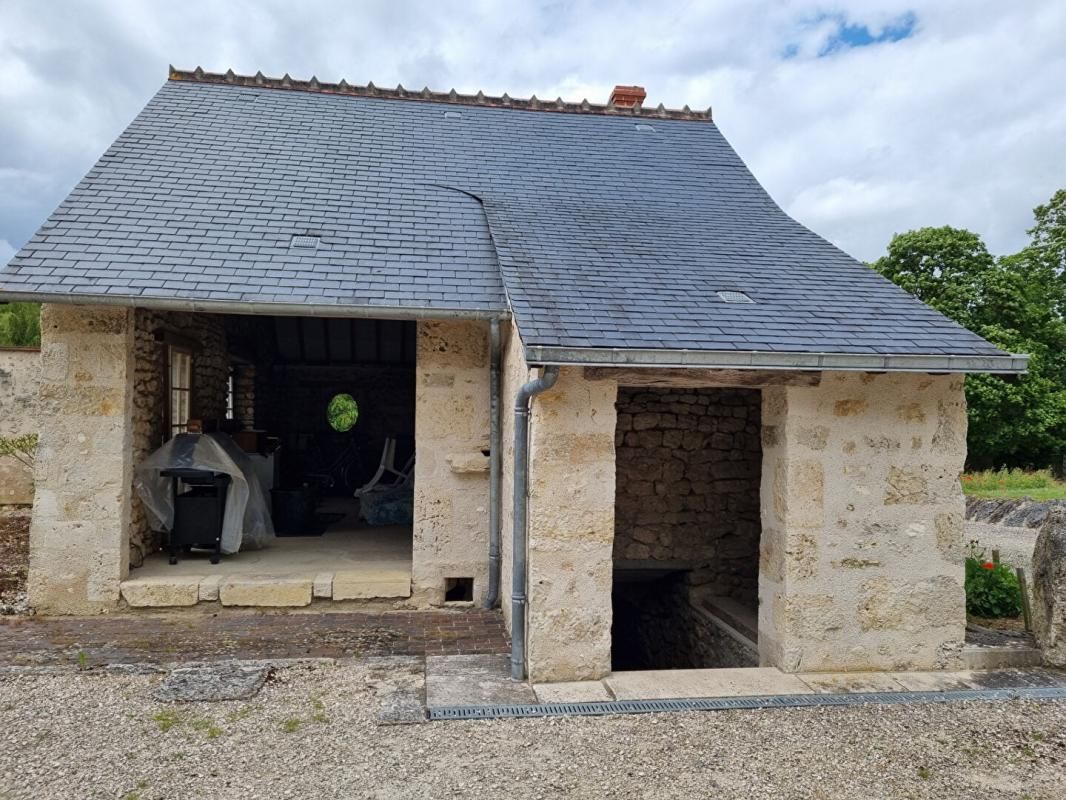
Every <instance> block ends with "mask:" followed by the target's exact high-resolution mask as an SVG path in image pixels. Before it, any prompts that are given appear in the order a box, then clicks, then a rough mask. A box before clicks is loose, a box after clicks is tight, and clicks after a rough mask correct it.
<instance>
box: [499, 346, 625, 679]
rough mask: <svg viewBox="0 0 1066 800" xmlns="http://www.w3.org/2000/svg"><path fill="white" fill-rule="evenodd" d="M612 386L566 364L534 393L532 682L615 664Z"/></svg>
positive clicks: (592, 673) (588, 674)
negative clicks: (589, 378)
mask: <svg viewBox="0 0 1066 800" xmlns="http://www.w3.org/2000/svg"><path fill="white" fill-rule="evenodd" d="M616 394H617V386H616V384H615V383H614V382H613V381H587V380H585V379H584V377H583V371H582V370H581V368H578V367H564V368H562V369H561V370H560V374H559V379H558V381H557V383H556V384H555V386H554V387H553V388H552V389H550V390H548V391H546V392H544V393H543V394H540V395H538V396H537V397H536V399H535V400H534V401H533V405H532V411H531V415H530V450H529V477H530V484H529V553H528V555H529V593H528V595H529V618H528V624H527V633H528V643H527V653H528V658H529V675H530V678H531V679H532V680H535V681H565V680H581V679H587V678H599V677H602V676H604V675H606V674H607V673H608V672H609V671H610V669H611V583H612V578H613V561H612V552H613V548H614V528H615V525H614V503H615V463H614V436H615V424H616V415H615V398H616ZM512 398H513V395H512ZM511 402H512V404H513V399H512V401H511Z"/></svg>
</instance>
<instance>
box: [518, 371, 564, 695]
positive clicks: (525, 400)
mask: <svg viewBox="0 0 1066 800" xmlns="http://www.w3.org/2000/svg"><path fill="white" fill-rule="evenodd" d="M558 378H559V368H558V367H556V366H551V367H546V368H545V370H544V373H543V374H542V375H541V376H540V377H539V378H536V379H534V380H531V381H530V382H529V383H526V384H524V385H523V386H522V388H521V389H519V390H518V395H517V396H516V397H515V401H514V533H513V541H512V545H511V559H512V561H511V563H512V565H513V566H512V570H511V677H512V678H513V679H514V680H516V681H521V680H525V678H526V603H527V601H526V585H527V583H528V575H527V571H528V565H527V553H526V546H527V540H528V536H527V534H528V524H529V405H530V402H531V401H532V400H533V397H534V396H536V395H538V394H540V393H541V392H544V391H547V390H548V389H550V388H551V387H552V386H554V385H555V381H556V380H558Z"/></svg>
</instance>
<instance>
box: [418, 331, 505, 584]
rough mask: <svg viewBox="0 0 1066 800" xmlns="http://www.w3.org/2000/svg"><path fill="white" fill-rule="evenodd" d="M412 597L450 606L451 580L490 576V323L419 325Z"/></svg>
mask: <svg viewBox="0 0 1066 800" xmlns="http://www.w3.org/2000/svg"><path fill="white" fill-rule="evenodd" d="M415 437H416V440H415V441H416V451H417V460H416V462H415V508H414V552H413V559H412V600H413V602H415V603H416V604H420V605H441V604H442V603H443V602H444V588H445V586H444V584H445V579H446V578H473V579H474V602H475V603H481V602H482V601H483V600H484V597H485V591H486V588H487V578H488V552H489V545H488V508H489V458H488V452H489V326H488V323H487V322H468V321H448V322H419V323H418V354H417V365H416V369H415Z"/></svg>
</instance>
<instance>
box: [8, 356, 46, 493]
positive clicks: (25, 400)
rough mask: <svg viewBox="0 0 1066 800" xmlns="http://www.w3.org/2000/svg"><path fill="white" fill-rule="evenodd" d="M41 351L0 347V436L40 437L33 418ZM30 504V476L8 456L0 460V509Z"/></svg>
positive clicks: (31, 476)
mask: <svg viewBox="0 0 1066 800" xmlns="http://www.w3.org/2000/svg"><path fill="white" fill-rule="evenodd" d="M40 372H41V351H40V349H39V348H36V347H10V348H8V347H0V436H22V435H25V434H28V433H40V425H39V424H38V421H37V417H36V409H37V389H38V385H39V383H40ZM32 502H33V473H32V472H31V470H30V469H29V468H27V467H26V466H24V465H23V464H22V462H20V461H18V460H17V459H15V458H13V457H11V456H3V457H0V506H2V505H28V504H30V503H32Z"/></svg>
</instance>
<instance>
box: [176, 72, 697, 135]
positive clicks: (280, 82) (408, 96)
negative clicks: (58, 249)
mask: <svg viewBox="0 0 1066 800" xmlns="http://www.w3.org/2000/svg"><path fill="white" fill-rule="evenodd" d="M169 79H170V80H172V81H187V82H194V83H214V84H222V85H227V86H253V87H258V88H267V89H283V90H288V91H302V92H316V93H318V94H339V95H347V96H352V97H379V98H383V99H393V100H408V101H416V102H417V101H426V102H433V103H452V104H455V105H470V106H486V107H489V108H510V109H518V110H524V111H542V112H554V113H563V114H600V115H603V116H611V117H614V116H625V117H633V116H636V117H658V118H660V119H682V120H692V121H703V122H710V121H711V119H712V117H711V109H710V108H708V109H707V110H706V111H693V110H692V109H690V108H689V107H688V106H687V105H686V106H685V107H684V108H682V109H668V108H666V107H664V106H663V104H662V103H660V104H659V105H658V107H656V108H654V109H653V108H645V107H644V106H643V105H642V104H640V103H638V104H637V105H635V106H619V105H615V104H613V103H606V104H602V105H600V104H596V103H590V102H589V101H588V100H587V99H584V100H582V101H581V102H580V103H571V102H567V101H565V100H563V99H562V98H561V97H559V98H557V99H556V100H555V102H554V103H553V102H550V101H548V102H545V101H543V100H540V99H539V98H538V97H537V96H536V95H533V96H531V97H530V98H529V99H528V100H523V99H521V98H516V97H511V96H510V95H508V94H507V93H506V92H504V93H503V95H502V96H500V97H493V96H491V95H487V94H485V93H484V92H482V91H480V90H479V91H478V93H477V94H460V93H459V92H457V91H456V90H455V89H452V90H450V91H448V92H434V91H432V90H431V89H430V88H429V87H428V86H427V87H425V88H423V89H422V90H421V91H415V92H412V91H410V90H408V89H405V88H404V87H403V84H397V85H396V88H395V89H382V88H380V87H377V86H375V85H374V82H373V81H367V83H366V85H365V86H359V85H357V84H351V83H348V82H347V81H346V80H344V79H343V78H342V79H341V80H340V81H338V82H337V83H327V82H324V81H320V80H318V78H317V77H315V76H314V75H312V76H311V78H310V79H309V80H306V81H302V80H297V79H295V78H293V77H292V76H290V75H289V73H287V72H286V73H285V74H284V75H283V76H282V77H280V78H268V77H267V76H265V75H264V74H263V73H262V72H260V71H257V72H256V73H255V75H240V74H237V73H235V72H234V71H233V69H228V70H226V72H224V73H217V72H206V71H205V70H204V69H203V67H199V66H198V67H196V69H193V70H182V69H177V68H175V67H174V66H173V65H171V66H170V71H169Z"/></svg>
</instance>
